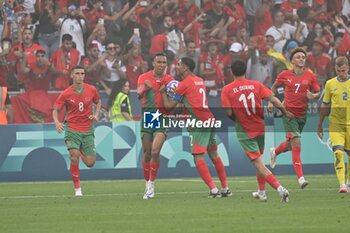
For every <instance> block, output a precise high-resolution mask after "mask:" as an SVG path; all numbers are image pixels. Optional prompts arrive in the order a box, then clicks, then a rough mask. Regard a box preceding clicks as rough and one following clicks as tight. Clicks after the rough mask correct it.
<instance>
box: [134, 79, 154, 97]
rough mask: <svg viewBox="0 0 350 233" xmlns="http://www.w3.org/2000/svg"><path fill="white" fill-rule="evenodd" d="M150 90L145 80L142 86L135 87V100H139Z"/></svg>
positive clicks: (149, 85)
mask: <svg viewBox="0 0 350 233" xmlns="http://www.w3.org/2000/svg"><path fill="white" fill-rule="evenodd" d="M150 88H151V82H150V81H149V80H146V81H145V82H144V83H143V84H142V85H140V86H138V87H137V98H139V99H141V98H142V97H143V96H144V95H145V93H146V92H147V91H148V90H149V89H150Z"/></svg>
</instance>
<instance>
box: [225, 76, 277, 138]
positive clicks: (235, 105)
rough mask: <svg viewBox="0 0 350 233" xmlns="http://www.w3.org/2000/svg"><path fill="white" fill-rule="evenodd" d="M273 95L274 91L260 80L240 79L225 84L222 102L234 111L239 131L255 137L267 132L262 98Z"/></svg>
mask: <svg viewBox="0 0 350 233" xmlns="http://www.w3.org/2000/svg"><path fill="white" fill-rule="evenodd" d="M272 95H273V94H272V91H271V90H270V89H268V88H267V87H266V86H264V85H263V84H262V83H260V82H258V81H253V80H248V79H238V80H234V81H233V82H232V83H230V84H228V85H226V86H224V88H223V89H222V93H221V103H222V106H223V107H224V108H231V109H232V111H233V112H234V114H235V116H236V120H237V124H238V125H237V126H236V130H237V132H240V131H244V132H245V133H246V134H247V135H248V137H249V138H255V137H257V136H260V135H264V133H265V124H264V113H263V109H262V107H263V106H262V100H263V99H267V98H269V97H270V96H272Z"/></svg>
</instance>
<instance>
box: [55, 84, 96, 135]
mask: <svg viewBox="0 0 350 233" xmlns="http://www.w3.org/2000/svg"><path fill="white" fill-rule="evenodd" d="M83 85H84V88H83V91H82V93H80V94H79V93H77V92H75V91H74V87H73V85H72V86H70V87H68V88H67V89H65V90H64V91H63V92H62V93H61V94H60V95H59V97H58V98H57V99H56V101H55V104H54V108H55V109H62V108H63V107H64V106H65V107H66V108H67V116H66V119H65V121H66V122H67V125H68V127H69V129H71V130H74V131H77V132H82V133H86V132H89V131H90V130H91V127H92V124H93V120H91V119H89V116H90V115H92V104H93V103H95V104H97V103H98V101H99V99H100V95H99V93H98V91H97V90H96V88H95V87H94V86H92V85H89V84H86V83H84V84H83Z"/></svg>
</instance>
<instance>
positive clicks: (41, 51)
mask: <svg viewBox="0 0 350 233" xmlns="http://www.w3.org/2000/svg"><path fill="white" fill-rule="evenodd" d="M38 54H44V55H45V54H46V52H45V50H43V49H39V50H37V51H36V52H35V55H38Z"/></svg>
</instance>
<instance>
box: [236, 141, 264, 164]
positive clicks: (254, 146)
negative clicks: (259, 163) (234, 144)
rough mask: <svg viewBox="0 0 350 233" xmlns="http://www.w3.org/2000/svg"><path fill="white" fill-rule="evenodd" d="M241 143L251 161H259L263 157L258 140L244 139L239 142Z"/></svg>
mask: <svg viewBox="0 0 350 233" xmlns="http://www.w3.org/2000/svg"><path fill="white" fill-rule="evenodd" d="M239 143H240V144H241V146H242V148H243V150H244V152H245V153H246V154H247V155H248V157H249V158H250V160H254V159H257V158H258V157H260V156H261V153H260V148H259V142H258V140H257V139H256V138H250V139H242V140H239Z"/></svg>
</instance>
